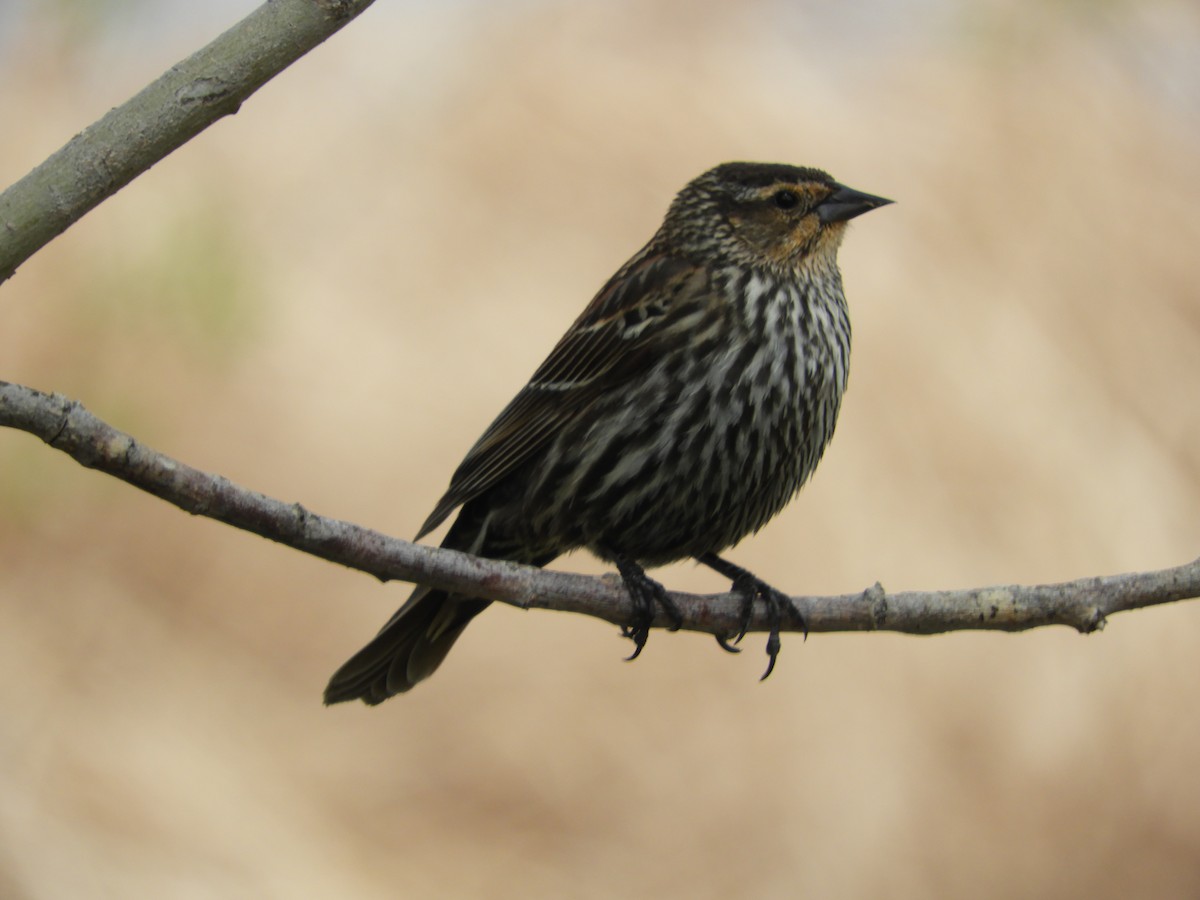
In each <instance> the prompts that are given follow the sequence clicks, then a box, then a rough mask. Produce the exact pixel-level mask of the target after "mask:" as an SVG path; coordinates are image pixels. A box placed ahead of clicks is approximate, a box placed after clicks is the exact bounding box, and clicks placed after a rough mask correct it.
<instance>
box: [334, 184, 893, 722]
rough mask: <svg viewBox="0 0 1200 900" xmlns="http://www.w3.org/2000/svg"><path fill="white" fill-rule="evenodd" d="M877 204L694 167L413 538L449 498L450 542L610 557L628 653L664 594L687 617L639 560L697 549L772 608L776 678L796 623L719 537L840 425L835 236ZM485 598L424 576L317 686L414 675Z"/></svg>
mask: <svg viewBox="0 0 1200 900" xmlns="http://www.w3.org/2000/svg"><path fill="white" fill-rule="evenodd" d="M889 202H890V201H888V200H885V199H883V198H882V197H874V196H871V195H870V194H863V193H860V192H859V191H855V190H852V189H851V188H848V187H845V186H844V185H841V184H838V183H837V182H836V181H834V180H833V179H832V178H831V177H830V176H829V175H827V174H826V173H824V172H822V171H820V170H818V169H809V168H798V167H795V166H786V165H772V164H764V163H726V164H724V165H721V166H717V167H716V168H715V169H712V170H710V171H708V172H706V173H704V174H703V175H701V176H700V177H699V178H697V179H696V180H695V181H693V182H691V183H690V184H689V185H688V186H687V187H685V188H684V189H683V190H682V191H680V193H679V195H678V196H677V197H676V198H675V201H674V203H672V204H671V208H670V209H669V210H668V211H667V215H666V219H665V220H664V222H663V224H662V227H661V228H660V229H659V230H658V233H657V234H655V235H654V237H653V238H651V240H650V243H648V244H647V245H646V246H645V247H644V248H642V250H641V251H640V252H639V253H638V254H637V255H636V256H634V257H633V258H632V259H631V260H629V262H627V263H626V264H625V265H624V266H622V267H621V269H620V271H618V272H617V274H616V275H614V276H613V277H612V278H611V279H610V280H609V282H608V284H606V285H605V286H604V287H603V288H602V289H601V291H600V293H598V294H597V295H596V297H595V299H593V300H592V302H591V304H590V305H589V306H588V307H587V309H585V310H584V312H583V314H582V315H581V316H580V317H579V318H578V319H577V320H576V321H575V324H574V325H572V326H571V328H570V330H569V331H568V332H567V333H566V334H565V335H564V336H563V338H562V339H561V340H560V341H559V342H558V344H557V346H555V348H554V349H553V350H552V351H551V352H550V355H549V357H547V359H546V361H545V362H543V363H542V364H541V366H540V367H538V370H537V371H536V372H534V373H533V377H532V378H531V379H530V380H529V383H528V384H527V385H526V386H525V387H524V388H522V389H521V391H520V393H518V394H517V396H516V397H515V398H513V400H512V402H511V403H509V404H508V406H507V407H505V409H504V411H503V412H501V413H500V416H499V417H498V418H497V419H496V421H495V422H493V423H492V424H491V426H490V427H489V428H488V429H487V431H485V432H484V434H483V437H481V438H480V439H479V441H478V442H477V443H476V444H475V446H474V447H472V448H471V450H470V452H469V453H467V456H466V459H464V460H463V462H462V464H461V465H460V466H459V467H458V470H457V471H456V472H455V473H454V477H453V479H452V480H451V482H450V488H449V489H448V490H447V491H446V494H445V496H443V497H442V499H441V501H440V502H439V503H438V504H437V506H436V507H435V508H434V510H433V512H432V513H431V514H430V516H429V518H428V519H426V520H425V524H424V525H422V526H421V531H420V533H419V534H418V535H417V539H420V538H421V537H422V536H423V535H425V534H427V533H428V532H429V531H431V530H433V529H434V528H436V527H437V526H438V525H439V524H440V523H441V522H442V521H443V520H444V519H445V518H446V517H447V516H448V515H449V514H450V513H451V512H452V511H453V510H454V509H455V508H456V507H459V506H461V507H462V508H461V510H460V511H459V514H458V518H457V519H455V521H454V524H453V525H452V526H451V527H450V531H449V533H448V534H447V535H446V538H445V540H444V541H442V546H443V547H452V548H454V549H456V550H463V551H466V552H467V553H472V554H476V555H479V556H486V557H492V558H495V559H506V560H515V561H518V562H522V563H528V564H531V565H536V566H543V565H546V564H547V563H549V562H550V561H551V560H552V559H554V558H555V557H556V556H558V555H559V554H562V553H565V552H567V551H569V550H573V549H575V548H577V547H586V548H587V549H588V550H590V551H591V552H593V553H595V554H596V555H597V556H599V557H601V558H603V559H606V560H610V561H612V562H614V563H615V564H616V565H617V568H618V570H619V571H620V573H621V576H622V578H623V580H624V582H625V584H626V586H627V587H628V589H629V592H630V596H631V598H632V599H633V601H634V608H635V615H634V621H633V622H632V623H631V624H630V625H629V626H628V627H627V628H626V629H625V634H626V636H628V637H631V638H632V639H633V640H634V642H635V650H634V653H633V656H637V654H638V653H639V652H640V651H641V648H642V646H643V645H644V644H645V641H646V636H647V634H648V631H649V626H650V624H651V622H652V621H653V619H654V604H655V603H657V604H659V605H660V606H662V607H663V610H664V612H665V613H666V614H667V617H668V618H669V619H671V620H672V621H673V622H674V624H675V625H676V626H678V623H679V612H678V610H677V609H675V607H674V604H673V603H671V602H670V600H669V599H668V598H667V595H666V592H665V591H664V590H663V588H662V586H661V585H659V584H658V583H657V582H655V581H653V580H652V579H650V578H649V577H648V576H647V575H646V574H645V572H644V570H643V569H642V566H658V565H662V564H664V563H668V562H672V561H674V560H678V559H682V558H685V557H693V558H695V559H696V560H698V561H699V562H701V563H704V564H705V565H707V566H709V567H711V568H713V569H716V570H717V571H718V572H721V573H722V574H724V575H726V576H727V577H729V578H731V579H732V580H733V582H734V584H733V587H734V590H736V591H738V592H739V593H740V594H741V595H742V597H743V601H744V602H743V616H744V618H745V620H746V621H748V620H749V616H750V610H751V608H752V607H751V605H752V603H753V601H754V600H755V599H756V598H757V599H762V600H763V601H765V603H766V604H767V609H768V612H769V615H770V621H771V623H772V628H771V635H770V637H769V639H768V643H767V652H768V654H769V655H770V657H771V660H770V665H769V666H768V668H767V674H770V671H771V667H772V666H774V663H775V655H776V654H777V653H778V651H779V625H780V622H781V612H782V611H787V612H788V613H789V614H791V615H793V616H795V617H796V618H797V620H798V621H799V622H800V623H801V624H802V623H803V620H802V619H799V614H798V613H797V611H796V610H795V609H794V607H792V605H791V603H790V602H789V601H788V599H787V597H786V596H785V595H783V594H782V593H780V592H779V591H776V590H775V589H774V588H771V587H770V586H769V585H767V584H765V583H764V582H762V581H760V580H759V579H757V578H755V577H754V576H753V575H751V574H750V573H749V572H747V571H745V570H744V569H741V568H740V567H738V566H735V565H733V564H732V563H729V562H727V561H725V560H723V559H721V558H720V557H718V556H717V554H718V553H719V552H720V551H722V550H724V549H725V548H726V547H729V546H731V545H733V544H735V543H737V542H738V541H739V540H740V539H741V538H743V537H745V536H746V535H747V534H750V533H751V532H753V531H757V530H758V529H759V528H761V527H762V526H763V525H764V524H766V522H767V520H769V519H770V518H771V517H772V516H774V515H775V514H776V513H777V512H779V510H780V509H782V508H783V506H784V505H785V504H786V503H787V502H788V501H789V500H790V499H791V498H792V497H793V496H794V495H795V494H796V492H797V491H798V490H799V489H800V486H801V485H802V484H804V482H805V480H806V479H807V478H808V476H809V475H810V474H811V473H812V471H813V469H814V468H816V465H817V461H818V460H819V459H820V458H821V454H822V452H823V451H824V450H825V446H826V444H828V443H829V439H830V437H832V435H833V427H834V423H835V422H836V420H837V414H838V407H839V406H840V405H841V400H842V393H843V391H844V390H845V388H846V374H847V366H848V364H849V358H850V320H849V317H848V313H847V309H846V299H845V296H844V295H843V293H842V279H841V274H840V273H839V271H838V267H837V249H838V245H839V244H840V243H841V240H842V236H843V234H844V232H845V230H846V223H847V221H848V220H849V219H852V218H854V217H855V216H857V215H860V214H861V213H864V212H867V211H868V210H871V209H875V208H876V207H879V206H883V205H884V204H886V203H889ZM488 602H489V601H487V600H480V599H478V598H474V597H470V596H462V595H457V594H447V593H446V592H445V591H439V590H432V589H430V588H427V587H417V589H416V590H415V591H413V593H412V596H411V597H409V599H408V602H407V603H405V604H404V606H403V607H401V609H400V611H399V612H397V613H396V615H394V616H393V617H392V618H391V620H390V621H388V623H387V624H386V625H384V627H383V630H382V631H380V632H379V634H378V635H377V636H376V637H375V639H374V640H373V641H371V643H370V644H368V645H367V646H366V647H364V648H363V649H362V650H360V651H359V652H358V653H356V654H355V655H354V657H352V658H351V659H350V660H349V661H348V662H347V663H346V664H345V665H343V666H342V667H341V668H340V669H339V670H338V671H337V672H336V673H335V674H334V676H333V678H332V679H330V682H329V686H328V687H327V688H326V690H325V702H326V703H340V702H342V701H343V700H354V699H361V700H363V701H364V702H366V703H369V704H375V703H380V702H382V701H383V700H386V699H387V698H388V697H390V696H392V695H393V694H397V693H400V692H402V691H407V690H409V689H410V688H412V687H413V685H415V684H416V683H417V682H419V681H421V680H422V679H424V678H428V677H429V675H431V674H432V673H433V671H434V669H436V668H437V667H438V665H439V664H440V663H441V662H442V660H443V659H444V658H445V656H446V653H447V652H448V651H449V650H450V646H451V645H452V644H453V643H454V641H455V639H456V638H457V637H458V636H459V635H460V634H461V633H462V630H463V628H465V627H466V625H467V623H468V622H469V621H470V620H471V619H472V618H474V617H475V616H476V615H478V614H479V613H480V612H481V611H482V610H483V609H484V608H485V607H487V605H488ZM743 632H744V629H743ZM738 637H739V638H740V637H741V635H738ZM717 640H718V641H719V642H720V643H721V645H722V646H724V647H725V648H726V649H732V648H731V647H730V646H729V644H728V642H727V640H728V636H724V635H718V636H717ZM631 658H632V657H631ZM763 677H764V678H765V677H766V675H764V676H763Z"/></svg>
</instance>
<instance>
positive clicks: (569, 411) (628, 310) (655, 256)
mask: <svg viewBox="0 0 1200 900" xmlns="http://www.w3.org/2000/svg"><path fill="white" fill-rule="evenodd" d="M707 286H708V278H707V274H706V272H705V271H704V270H703V269H702V268H701V267H697V266H696V265H695V264H694V263H692V262H690V261H688V260H685V259H681V258H679V257H675V256H669V255H665V254H663V253H661V252H657V251H656V250H655V248H654V244H653V243H651V244H649V245H647V246H646V247H645V248H644V249H643V250H642V251H641V252H640V253H638V254H637V255H636V256H635V257H633V259H631V260H630V261H629V262H627V263H626V264H625V265H624V266H623V267H622V268H621V269H620V271H618V272H617V273H616V274H615V275H614V276H613V277H612V278H611V279H609V282H608V283H607V284H606V285H605V286H604V287H603V288H602V289H601V290H600V292H599V293H598V294H597V295H596V296H595V298H593V300H592V302H591V303H590V304H588V307H587V309H585V310H584V311H583V314H582V315H580V317H579V318H578V319H576V320H575V323H574V324H573V325H572V326H571V328H570V329H569V330H568V331H567V333H566V334H564V335H563V336H562V338H561V340H559V342H558V344H557V345H555V347H554V349H553V350H551V351H550V355H549V356H548V357H546V360H545V362H543V363H542V364H541V365H540V366H539V367H538V369H537V371H536V372H534V373H533V377H532V378H530V379H529V383H528V384H527V385H526V386H525V387H524V388H522V389H521V391H520V393H518V394H517V396H516V397H514V398H513V399H512V401H511V402H510V403H509V404H508V406H506V407H505V408H504V410H503V412H501V413H500V415H499V416H497V418H496V421H494V422H493V423H492V424H491V425H490V426H489V427H488V429H487V431H485V432H484V433H483V436H482V437H481V438H480V439H479V440H478V441H477V442H476V443H475V446H474V447H472V448H471V450H470V451H469V452H468V453H467V456H466V458H465V459H464V460H463V461H462V463H461V464H460V465H459V467H458V470H457V471H456V472H455V473H454V477H453V478H452V479H451V481H450V487H449V489H448V490H447V491H446V493H445V495H444V496H443V497H442V499H441V500H440V501H438V504H437V506H436V507H435V508H434V510H433V512H432V513H430V515H429V518H428V519H426V520H425V524H424V525H422V526H421V531H420V533H419V534H418V535H417V539H420V538H421V537H422V536H424V535H425V534H427V533H429V532H430V531H432V530H433V529H434V528H436V527H437V526H438V525H439V524H441V522H442V521H443V520H444V519H445V518H446V516H448V515H449V514H450V512H451V511H452V510H453V509H454V508H455V507H457V506H460V505H461V504H463V503H466V502H467V501H468V500H471V499H472V498H474V497H477V496H479V495H480V494H482V493H483V492H484V491H486V490H488V489H489V488H491V487H492V486H493V485H495V484H496V483H497V482H499V481H500V480H501V479H502V478H503V477H504V476H505V475H507V474H508V473H510V472H511V471H512V470H513V469H515V468H516V467H517V466H518V465H520V464H521V463H522V462H524V461H526V460H527V459H529V458H530V456H532V455H533V454H534V453H535V452H536V451H537V450H538V449H539V448H540V447H542V446H544V445H545V444H546V443H547V442H548V441H549V440H550V439H551V438H552V437H553V436H554V435H555V434H556V433H557V432H558V431H559V429H561V428H562V427H563V426H564V425H565V424H566V423H567V422H569V421H571V420H573V419H574V418H575V417H577V416H579V415H581V414H583V413H584V411H585V410H586V409H587V408H588V406H589V404H590V403H591V402H592V400H593V399H594V398H595V397H596V396H597V395H598V394H600V393H602V392H604V391H606V390H611V389H612V388H613V387H614V386H616V385H620V384H622V383H625V382H628V381H630V380H632V379H634V378H636V377H637V376H638V375H639V374H641V373H642V372H644V371H645V370H646V369H647V368H648V367H649V366H650V364H651V363H652V362H653V361H654V359H655V358H656V357H657V355H658V352H657V351H659V350H660V348H661V347H662V346H663V345H664V344H665V343H666V341H668V340H669V339H670V337H671V335H672V332H673V329H671V328H669V327H668V328H664V327H663V324H664V322H665V321H666V320H667V319H668V318H673V317H672V316H671V315H670V314H671V313H672V312H673V311H675V312H678V311H679V309H680V307H681V306H687V305H689V304H688V302H687V301H688V300H689V299H691V300H696V299H698V295H699V294H700V292H702V291H705V290H706V289H707Z"/></svg>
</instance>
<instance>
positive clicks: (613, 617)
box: [0, 381, 1200, 635]
mask: <svg viewBox="0 0 1200 900" xmlns="http://www.w3.org/2000/svg"><path fill="white" fill-rule="evenodd" d="M0 426H5V427H11V428H18V429H21V430H23V431H28V432H29V433H30V434H34V435H37V436H38V437H40V438H41V439H42V440H43V441H45V442H46V443H47V444H49V445H50V446H51V447H54V448H55V449H57V450H61V451H62V452H64V453H66V454H68V455H69V456H71V457H73V458H74V459H75V460H76V461H78V462H79V463H80V464H82V465H84V466H87V467H89V468H93V469H99V470H100V471H102V472H107V473H108V474H110V475H113V476H114V477H116V478H120V479H121V480H123V481H127V482H129V483H130V484H132V485H134V486H135V487H138V488H141V489H142V490H144V491H148V492H149V493H151V494H154V495H155V496H156V497H161V498H162V499H164V500H166V501H167V502H168V503H173V504H174V505H176V506H178V507H179V508H180V509H184V510H186V511H188V512H190V513H192V514H194V515H201V516H208V517H209V518H212V519H216V520H217V521H220V522H224V523H226V524H228V525H233V526H234V527H236V528H241V529H244V530H246V531H252V532H254V533H255V534H258V535H261V536H262V537H265V538H268V539H270V540H273V541H277V542H279V543H281V544H286V545H287V546H289V547H293V548H295V549H296V550H300V551H302V552H304V553H309V554H311V555H313V556H319V557H321V558H322V559H327V560H329V561H330V562H335V563H340V564H342V565H344V566H348V567H349V568H352V569H358V570H360V571H363V572H367V573H369V574H371V575H374V576H376V577H377V578H379V579H381V580H383V581H389V580H392V579H398V580H402V581H412V582H417V583H421V584H429V585H432V586H434V587H437V588H442V589H446V590H452V591H457V592H463V593H469V594H472V595H475V596H479V597H486V598H488V599H491V600H499V601H502V602H504V603H509V604H511V605H513V606H518V607H521V608H524V609H535V608H536V609H556V610H560V611H562V612H574V613H583V614H584V615H589V616H595V617H597V618H600V619H604V620H606V621H608V622H612V623H614V624H624V623H626V622H628V620H629V616H630V604H629V599H628V597H627V595H626V593H625V590H624V588H622V587H621V586H620V583H619V581H618V580H616V579H615V578H611V577H604V578H590V577H586V576H583V575H572V574H567V573H563V572H547V571H543V570H541V569H535V568H532V567H529V566H521V565H516V564H514V563H506V562H499V561H496V560H490V559H482V558H478V557H473V556H468V555H467V554H464V553H459V552H456V551H453V550H444V549H440V548H437V547H425V546H420V545H417V544H413V543H410V542H408V541H403V540H400V539H398V538H393V537H388V536H387V535H385V534H381V533H380V532H378V531H372V530H371V529H369V528H363V527H362V526H360V525H355V524H353V523H351V522H344V521H340V520H338V519H329V518H326V517H324V516H319V515H317V514H316V513H313V512H309V511H308V510H307V509H305V508H304V507H303V506H301V505H300V504H298V503H284V502H283V501H281V500H275V499H272V498H271V497H267V496H264V495H263V494H259V493H257V492H255V491H250V490H246V489H245V488H242V487H238V486H237V485H235V484H233V483H232V482H230V481H229V480H228V479H226V478H222V477H221V476H219V475H211V474H209V473H207V472H202V471H200V470H198V469H193V468H191V467H190V466H187V465H184V464H183V463H181V462H178V461H176V460H174V459H171V458H170V457H168V456H165V455H163V454H161V453H159V452H157V451H155V450H153V449H151V448H149V447H147V446H145V445H144V444H142V443H139V442H138V441H136V440H135V439H134V438H132V437H131V436H129V435H128V434H125V433H123V432H121V431H118V430H117V429H115V428H113V427H112V426H110V425H108V424H106V423H104V422H102V421H101V420H100V419H98V418H96V417H95V416H93V415H92V414H91V413H89V412H88V411H87V410H86V409H84V408H83V407H82V406H81V405H80V404H79V403H77V402H75V401H72V400H69V399H67V398H65V397H62V396H60V395H58V394H45V393H42V392H41V391H37V390H34V389H33V388H28V387H23V386H21V385H16V384H10V383H8V382H3V381H0ZM671 596H672V598H673V599H674V600H675V602H676V603H677V604H678V605H679V608H680V609H681V610H682V611H683V614H684V621H683V628H684V629H686V630H689V631H703V632H709V633H711V634H721V635H727V634H731V633H733V632H735V631H737V630H738V629H739V626H740V620H739V611H740V600H739V599H738V597H737V596H735V595H733V594H712V595H696V594H680V593H672V595H671ZM1196 597H1200V559H1198V560H1196V561H1195V562H1192V563H1189V564H1187V565H1182V566H1178V567H1176V568H1173V569H1164V570H1162V571H1158V572H1139V573H1133V574H1127V575H1111V576H1104V577H1096V578H1083V579H1080V580H1078V581H1068V582H1063V583H1061V584H1047V585H1036V586H1029V587H1023V586H1018V585H1005V586H997V587H985V588H973V589H969V590H958V591H929V592H923V591H909V592H904V593H898V594H888V593H886V592H885V591H884V590H883V588H882V587H881V586H880V585H878V584H876V585H874V586H873V587H870V588H868V589H867V590H865V591H863V592H861V593H855V594H843V595H840V596H832V597H794V598H793V600H794V601H795V603H796V605H797V607H798V608H799V609H800V611H801V612H802V613H803V614H804V617H805V619H806V620H807V624H808V630H810V631H825V632H829V631H898V632H905V633H908V634H934V633H938V632H944V631H958V630H969V629H978V630H995V631H1021V630H1024V629H1027V628H1035V627H1038V626H1040V625H1055V624H1057V625H1069V626H1071V627H1072V628H1075V629H1078V630H1079V631H1081V632H1084V633H1087V632H1091V631H1095V630H1096V629H1098V628H1101V627H1103V625H1104V620H1105V617H1106V616H1108V615H1111V614H1112V613H1114V612H1121V611H1123V610H1129V609H1138V608H1140V607H1143V606H1153V605H1156V604H1160V603H1171V602H1174V601H1177V600H1187V599H1194V598H1196ZM657 624H659V625H660V626H661V625H664V624H666V623H665V622H664V621H662V619H661V618H660V619H659V621H658V623H657ZM750 630H751V631H767V630H769V623H768V621H767V616H766V612H765V610H764V609H761V608H759V609H756V610H755V616H754V619H753V621H752V623H751V627H750Z"/></svg>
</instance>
